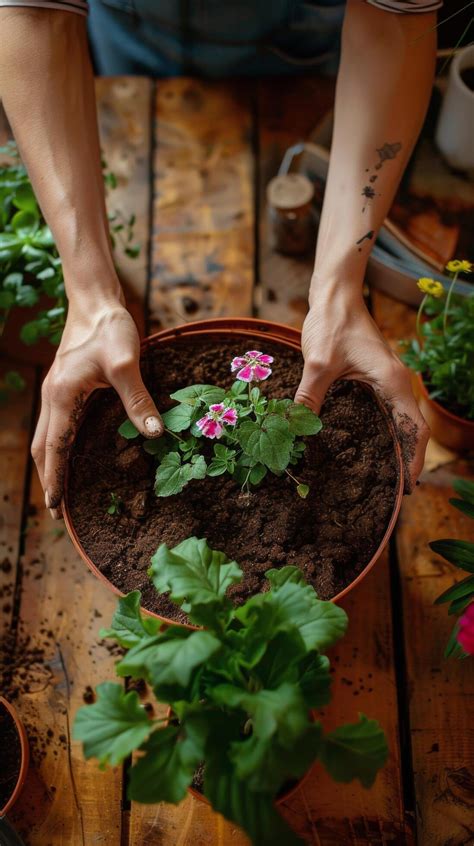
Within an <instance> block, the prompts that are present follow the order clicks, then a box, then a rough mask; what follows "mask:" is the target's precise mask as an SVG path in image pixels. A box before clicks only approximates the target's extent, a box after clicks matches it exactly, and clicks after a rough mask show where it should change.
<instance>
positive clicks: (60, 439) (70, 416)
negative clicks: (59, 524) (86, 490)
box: [44, 396, 77, 520]
mask: <svg viewBox="0 0 474 846" xmlns="http://www.w3.org/2000/svg"><path fill="white" fill-rule="evenodd" d="M76 412H77V400H76V399H75V397H71V399H70V401H68V399H67V396H66V397H65V398H62V400H61V401H58V400H57V399H55V400H54V401H53V402H52V405H51V414H50V417H49V424H48V432H47V435H46V444H45V462H44V487H45V502H46V506H47V508H49V509H50V512H51V516H52V517H53V518H54V519H55V520H58V519H59V518H60V517H62V511H61V500H62V496H63V490H64V474H65V471H66V463H67V459H68V456H69V448H70V446H71V443H72V440H73V438H74V435H75V432H76V418H77V414H76Z"/></svg>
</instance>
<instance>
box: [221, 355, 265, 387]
mask: <svg viewBox="0 0 474 846" xmlns="http://www.w3.org/2000/svg"><path fill="white" fill-rule="evenodd" d="M272 362H273V357H272V356H271V355H266V354H265V353H261V352H259V351H258V350H249V351H248V352H246V353H245V355H243V356H237V358H233V359H232V363H231V365H230V369H231V370H232V373H235V371H236V370H238V371H239V372H238V373H237V379H240V381H241V382H263V380H264V379H268V377H269V376H270V373H271V372H272V369H271V367H269V366H268V365H269V364H271V363H272Z"/></svg>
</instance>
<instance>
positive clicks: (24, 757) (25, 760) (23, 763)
mask: <svg viewBox="0 0 474 846" xmlns="http://www.w3.org/2000/svg"><path fill="white" fill-rule="evenodd" d="M0 705H3V707H4V708H6V710H7V711H8V713H9V714H10V717H11V718H12V720H13V722H14V723H15V728H16V731H17V733H18V737H19V738H20V750H21V751H20V755H21V760H20V771H19V773H18V779H17V782H16V785H15V787H14V790H13V792H12V794H11V796H10V798H9V800H8V802H7V803H6V805H4V807H3V808H0V817H4V816H5V815H6V814H7V813H8V811H10V809H11V808H12V807H13V805H14V804H15V802H16V800H17V799H18V797H19V795H20V793H21V791H22V788H23V785H24V783H25V779H26V775H27V773H28V765H29V761H30V750H29V746H28V738H27V736H26V731H25V727H24V725H23V723H22V722H21V720H20V717H19V716H18V712H17V710H16V708H14V707H13V705H11V704H10V702H8V701H7V700H6V699H4V698H3V696H0Z"/></svg>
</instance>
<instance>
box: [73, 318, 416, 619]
mask: <svg viewBox="0 0 474 846" xmlns="http://www.w3.org/2000/svg"><path fill="white" fill-rule="evenodd" d="M203 335H204V336H205V337H207V338H212V337H217V338H219V337H224V338H229V336H231V335H236V336H238V337H240V338H245V337H251V338H253V339H254V341H255V339H258V340H261V341H262V343H265V341H273V342H274V343H279V344H282V345H283V346H286V347H290V348H292V349H295V350H298V351H299V352H301V332H299V331H298V330H297V329H293V328H292V327H291V326H285V325H284V324H283V323H273V322H271V321H269V320H258V319H256V318H251V317H226V318H214V319H210V320H198V321H196V322H194V323H186V324H184V325H182V326H176V327H174V328H172V329H164V330H163V331H162V332H157V333H156V334H155V335H151V336H150V337H149V338H145V339H144V340H143V341H142V354H145V353H148V352H149V351H150V350H153V349H154V348H155V347H158V346H161V345H162V344H165V345H166V346H172V345H173V342H174V341H175V340H176V339H177V338H180V337H183V336H185V337H186V338H192V337H194V336H203ZM365 387H366V389H367V390H368V391H370V393H371V394H372V396H373V397H374V398H375V400H376V401H377V403H378V405H379V407H380V409H381V411H382V413H383V414H384V416H385V420H386V423H387V428H388V429H389V431H390V433H391V435H392V439H393V449H394V452H395V455H396V460H397V466H398V471H397V476H398V486H397V490H396V494H395V502H394V506H393V512H392V516H391V518H390V520H389V522H388V525H387V528H386V531H385V534H384V536H383V538H382V540H381V542H380V544H379V547H378V549H377V550H376V552H375V553H374V555H373V556H372V558H371V559H370V561H369V562H368V563H367V565H366V566H365V567H364V569H363V570H361V572H360V573H359V575H358V576H357V577H356V578H355V579H354V580H353V581H352V582H351V583H350V584H349V585H347V586H346V587H345V588H344V590H341V591H340V592H339V593H338V594H337V595H336V596H333V597H332V599H331V602H339V601H340V600H341V599H342V597H343V596H345V595H346V594H347V593H349V591H351V590H352V589H353V588H355V586H356V585H358V584H359V582H361V581H362V579H363V578H365V576H366V575H367V573H368V572H369V570H371V569H372V567H373V566H374V564H375V562H376V561H377V560H378V559H379V558H380V556H381V554H382V552H383V550H384V548H385V546H386V544H387V543H388V540H389V538H390V536H391V534H392V532H393V530H394V528H395V525H396V522H397V518H398V513H399V511H400V506H401V503H402V497H403V489H404V473H403V459H402V453H401V449H400V444H399V442H398V439H397V435H396V432H395V427H394V424H393V420H392V418H391V416H390V414H389V412H388V411H387V409H386V408H385V407H384V405H383V404H382V403H381V402H380V400H379V398H378V396H377V394H375V393H374V392H373V391H372V389H371V388H370V387H369V386H368V385H366V386H365ZM89 401H90V400H89ZM89 401H88V402H87V403H86V404H85V406H84V410H83V413H82V418H84V416H85V415H86V414H87V410H88V407H89ZM68 475H69V474H68V467H67V468H66V474H65V479H64V500H63V503H62V512H63V516H64V523H65V526H66V529H67V531H68V533H69V537H70V538H71V540H72V542H73V544H74V546H75V547H76V549H77V551H78V553H79V555H80V556H81V558H82V559H83V561H84V562H85V563H86V564H87V566H88V567H89V569H90V570H91V571H92V572H93V573H94V575H95V576H97V578H98V579H100V581H101V582H102V583H103V584H105V585H107V587H108V588H109V590H112V591H113V592H114V593H116V594H117V595H118V596H123V595H124V594H123V593H122V592H121V591H120V590H119V589H118V588H117V587H115V585H113V584H112V582H111V581H109V579H107V578H106V577H105V576H104V574H103V573H101V571H100V570H99V568H98V567H96V565H95V564H94V562H93V561H92V560H91V559H90V558H89V556H88V554H87V553H86V551H85V549H84V548H83V546H82V544H81V542H80V540H79V537H78V535H77V532H76V529H75V527H74V523H73V521H72V517H71V512H70V509H69V498H68ZM142 611H144V613H146V614H149V615H150V616H151V617H155V618H157V619H159V620H161V621H162V623H164V624H166V625H176V621H175V620H169V619H168V618H166V617H162V616H160V615H159V614H155V613H154V612H153V611H148V610H147V609H145V608H144V609H142ZM179 625H186V624H179ZM189 628H193V629H194V628H196V627H195V626H189Z"/></svg>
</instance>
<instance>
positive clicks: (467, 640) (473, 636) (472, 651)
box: [458, 602, 474, 655]
mask: <svg viewBox="0 0 474 846" xmlns="http://www.w3.org/2000/svg"><path fill="white" fill-rule="evenodd" d="M458 641H459V643H460V644H461V646H462V648H463V649H464V652H467V653H468V655H474V602H471V604H470V605H468V606H467V608H466V610H465V612H464V614H463V615H462V617H461V619H460V620H459V631H458Z"/></svg>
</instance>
